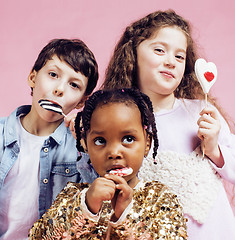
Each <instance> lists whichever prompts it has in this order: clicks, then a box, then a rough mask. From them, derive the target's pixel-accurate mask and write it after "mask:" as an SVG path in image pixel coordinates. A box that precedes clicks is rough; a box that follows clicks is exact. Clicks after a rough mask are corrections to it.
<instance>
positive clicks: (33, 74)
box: [28, 70, 37, 88]
mask: <svg viewBox="0 0 235 240" xmlns="http://www.w3.org/2000/svg"><path fill="white" fill-rule="evenodd" d="M36 75H37V72H36V71H35V70H32V71H31V72H30V74H29V76H28V85H29V86H30V87H31V88H34V86H35V79H36Z"/></svg>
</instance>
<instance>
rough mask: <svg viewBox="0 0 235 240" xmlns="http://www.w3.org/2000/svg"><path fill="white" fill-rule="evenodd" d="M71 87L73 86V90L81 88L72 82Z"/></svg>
mask: <svg viewBox="0 0 235 240" xmlns="http://www.w3.org/2000/svg"><path fill="white" fill-rule="evenodd" d="M70 85H71V86H72V87H73V88H80V86H79V85H78V84H77V83H74V82H71V83H70Z"/></svg>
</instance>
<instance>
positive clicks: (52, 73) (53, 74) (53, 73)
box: [49, 72, 58, 78]
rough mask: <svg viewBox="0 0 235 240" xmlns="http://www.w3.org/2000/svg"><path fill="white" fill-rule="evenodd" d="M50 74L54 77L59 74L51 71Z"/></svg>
mask: <svg viewBox="0 0 235 240" xmlns="http://www.w3.org/2000/svg"><path fill="white" fill-rule="evenodd" d="M49 75H50V76H51V77H53V78H55V77H57V76H58V75H57V74H56V73H55V72H49Z"/></svg>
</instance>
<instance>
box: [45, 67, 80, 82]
mask: <svg viewBox="0 0 235 240" xmlns="http://www.w3.org/2000/svg"><path fill="white" fill-rule="evenodd" d="M48 67H55V68H57V69H58V70H59V71H63V70H62V69H61V68H60V67H59V66H57V65H56V64H55V63H53V64H48ZM79 72H80V71H79ZM80 73H81V72H80ZM81 74H82V73H81ZM73 79H74V80H77V81H80V82H81V83H82V84H83V81H82V80H81V79H80V78H77V77H73Z"/></svg>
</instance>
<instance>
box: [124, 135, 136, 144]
mask: <svg viewBox="0 0 235 240" xmlns="http://www.w3.org/2000/svg"><path fill="white" fill-rule="evenodd" d="M134 140H135V138H134V137H133V136H125V137H124V138H123V140H122V141H123V143H125V144H132V143H133V142H134Z"/></svg>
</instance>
